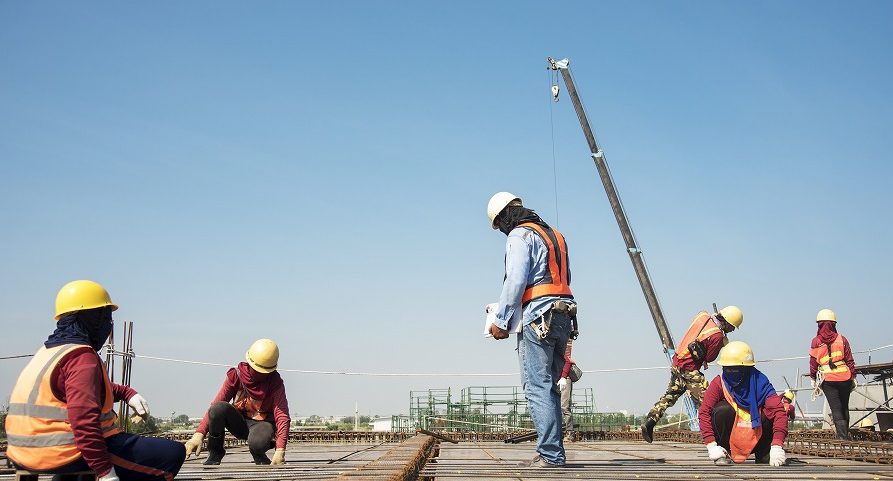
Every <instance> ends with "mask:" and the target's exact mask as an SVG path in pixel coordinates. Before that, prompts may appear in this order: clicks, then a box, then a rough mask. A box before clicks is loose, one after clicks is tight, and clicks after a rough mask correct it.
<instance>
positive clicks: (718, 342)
mask: <svg viewBox="0 0 893 481" xmlns="http://www.w3.org/2000/svg"><path fill="white" fill-rule="evenodd" d="M725 339H726V335H725V333H723V332H722V331H720V332H714V333H713V334H711V335H710V336H709V337H707V339H704V340H703V341H702V342H703V343H704V348H705V349H706V350H707V354H706V355H705V356H704V361H703V362H701V363H698V362H696V361H695V360H694V359H692V357H691V356H688V357H686V358H685V359H681V360H680V359H679V358H678V357H676V355H675V354H673V367H676V368H679V369H680V370H682V371H699V370H700V369H701V365H704V364H707V363H708V362H713V361H715V360H716V358H717V357H718V356H719V351H720V349H722V347H723V346H724V345H725Z"/></svg>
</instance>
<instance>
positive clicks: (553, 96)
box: [546, 70, 561, 227]
mask: <svg viewBox="0 0 893 481" xmlns="http://www.w3.org/2000/svg"><path fill="white" fill-rule="evenodd" d="M546 79H547V81H548V83H549V100H548V102H549V127H550V130H551V134H552V179H553V184H554V185H553V188H554V189H555V227H561V222H560V218H559V215H558V154H557V151H558V146H557V143H556V142H555V115H554V113H553V111H554V110H555V108H554V104H555V102H558V91H559V87H558V72H557V71H555V72H552V71H549V70H546Z"/></svg>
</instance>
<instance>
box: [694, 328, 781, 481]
mask: <svg viewBox="0 0 893 481" xmlns="http://www.w3.org/2000/svg"><path fill="white" fill-rule="evenodd" d="M718 364H719V365H720V366H722V374H721V375H719V376H716V377H715V378H713V381H711V382H710V386H708V387H707V392H706V393H705V394H704V401H703V403H702V404H701V409H700V410H699V411H698V420H699V421H700V423H701V436H702V437H703V439H704V443H705V444H706V445H707V454H708V456H710V459H711V460H712V461H713V462H714V463H716V464H729V463H730V461H734V462H735V463H739V464H740V463H743V462H744V460H746V459H747V458H748V456H750V454H751V453H753V454H754V457H755V458H756V462H757V463H760V464H770V465H772V466H782V465H784V464H786V463H787V458H786V457H785V452H784V448H783V446H784V440H785V438H786V437H787V435H788V415H787V413H786V412H785V410H784V407H782V402H781V397H780V396H779V395H778V394H776V393H775V388H774V387H772V383H771V382H769V378H767V377H766V375H765V374H763V373H762V372H760V371H759V370H758V369H757V368H755V367H753V366H754V358H753V351H752V350H751V349H750V346H748V345H747V344H746V343H744V342H741V341H732V342H730V343H728V344H727V345H726V346H725V347H723V348H722V350H721V351H720V352H719V362H718ZM730 458H731V459H730Z"/></svg>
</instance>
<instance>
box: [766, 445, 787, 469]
mask: <svg viewBox="0 0 893 481" xmlns="http://www.w3.org/2000/svg"><path fill="white" fill-rule="evenodd" d="M787 462H788V458H787V457H786V456H785V454H784V448H783V447H781V446H778V445H776V444H773V445H772V447H771V448H769V466H784V465H785V464H787Z"/></svg>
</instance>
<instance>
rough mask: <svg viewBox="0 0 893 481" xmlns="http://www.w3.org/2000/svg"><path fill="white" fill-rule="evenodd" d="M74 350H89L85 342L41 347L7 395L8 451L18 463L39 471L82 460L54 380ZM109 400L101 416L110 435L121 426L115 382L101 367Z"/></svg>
mask: <svg viewBox="0 0 893 481" xmlns="http://www.w3.org/2000/svg"><path fill="white" fill-rule="evenodd" d="M76 349H90V351H91V352H93V353H94V354H95V351H93V349H92V348H91V347H90V346H85V345H81V344H63V345H61V346H56V347H53V348H50V349H47V348H46V347H41V348H40V349H39V350H38V351H37V353H36V354H34V357H33V358H32V359H31V362H29V363H28V365H27V366H25V369H24V370H23V371H22V373H21V374H20V375H19V379H18V381H16V385H15V387H14V388H13V390H12V395H11V396H10V397H9V415H7V417H6V438H7V442H8V446H7V448H6V455H7V456H8V457H9V459H11V460H13V461H15V462H16V463H17V464H19V465H21V466H23V467H26V468H29V469H35V470H48V469H55V468H58V467H61V466H65V465H66V464H69V463H71V462H73V461H76V460H78V459H80V457H81V452H80V451H79V450H78V448H77V447H76V446H75V444H74V433H73V432H72V430H71V424H70V423H69V422H68V409H67V408H66V404H65V402H63V401H61V400H60V399H58V398H56V396H55V395H54V394H53V388H52V385H51V378H52V374H53V370H55V368H56V365H57V364H58V363H59V360H60V359H62V357H64V356H65V355H66V354H68V353H70V352H72V351H74V350H76ZM102 378H103V384H104V387H105V389H104V390H105V400H104V402H103V403H102V411H101V414H100V417H99V420H100V425H101V427H102V435H103V436H104V437H109V436H112V435H115V434H118V433H119V432H120V430H118V427H117V426H116V424H115V422H116V421H117V420H118V416H117V415H116V414H115V411H113V410H112V408H113V407H114V397H113V395H112V385H111V382H110V381H109V376H108V374H107V373H106V372H105V370H102Z"/></svg>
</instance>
